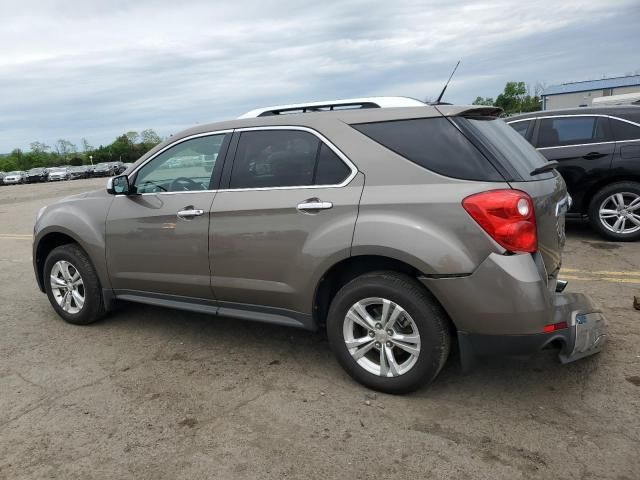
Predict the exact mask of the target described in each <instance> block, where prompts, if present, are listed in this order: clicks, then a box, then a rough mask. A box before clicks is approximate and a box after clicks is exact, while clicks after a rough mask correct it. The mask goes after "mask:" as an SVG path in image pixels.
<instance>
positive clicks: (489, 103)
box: [471, 97, 494, 106]
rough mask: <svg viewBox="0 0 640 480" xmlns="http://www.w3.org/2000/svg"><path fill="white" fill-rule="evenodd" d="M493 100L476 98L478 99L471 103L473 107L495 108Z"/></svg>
mask: <svg viewBox="0 0 640 480" xmlns="http://www.w3.org/2000/svg"><path fill="white" fill-rule="evenodd" d="M493 103H494V102H493V98H491V97H486V98H484V97H476V99H475V100H474V101H473V102H472V103H471V105H487V106H493Z"/></svg>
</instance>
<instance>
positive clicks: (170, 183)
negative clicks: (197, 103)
mask: <svg viewBox="0 0 640 480" xmlns="http://www.w3.org/2000/svg"><path fill="white" fill-rule="evenodd" d="M225 135H226V134H224V133H221V134H218V135H209V136H206V137H197V138H192V139H190V140H185V141H184V142H180V143H178V144H177V145H175V146H173V147H171V148H169V149H168V150H165V151H164V152H162V153H161V154H160V155H158V156H157V157H155V158H154V159H153V160H151V161H150V162H149V163H147V164H146V165H145V166H144V167H142V168H141V169H140V170H139V171H138V173H137V175H136V179H135V184H134V185H135V188H136V192H137V193H162V192H184V191H193V190H209V189H210V184H211V180H212V178H211V177H212V174H213V171H214V168H215V165H216V161H217V159H218V153H219V152H220V148H221V147H222V142H223V141H224V137H225Z"/></svg>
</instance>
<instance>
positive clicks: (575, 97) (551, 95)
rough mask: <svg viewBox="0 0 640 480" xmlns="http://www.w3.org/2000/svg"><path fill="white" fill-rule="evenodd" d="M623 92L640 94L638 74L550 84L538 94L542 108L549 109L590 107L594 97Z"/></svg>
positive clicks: (621, 93)
mask: <svg viewBox="0 0 640 480" xmlns="http://www.w3.org/2000/svg"><path fill="white" fill-rule="evenodd" d="M623 94H640V75H630V76H627V77H615V78H603V79H602V80H587V81H585V82H573V83H562V84H560V85H552V86H550V87H547V88H545V90H544V92H542V94H541V95H540V96H541V98H542V109H543V110H551V109H555V108H575V107H590V106H591V103H592V102H593V99H594V98H599V97H607V96H611V95H623ZM630 103H631V102H630Z"/></svg>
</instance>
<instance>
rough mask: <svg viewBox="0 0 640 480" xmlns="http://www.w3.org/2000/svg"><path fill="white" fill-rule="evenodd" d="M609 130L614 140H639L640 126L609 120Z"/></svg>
mask: <svg viewBox="0 0 640 480" xmlns="http://www.w3.org/2000/svg"><path fill="white" fill-rule="evenodd" d="M611 130H612V131H613V138H615V139H616V140H619V141H620V140H640V125H634V124H633V123H628V122H623V121H621V120H616V119H614V118H612V119H611Z"/></svg>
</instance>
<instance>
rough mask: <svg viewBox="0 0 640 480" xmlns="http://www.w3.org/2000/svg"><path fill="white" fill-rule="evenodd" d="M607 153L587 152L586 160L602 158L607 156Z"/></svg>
mask: <svg viewBox="0 0 640 480" xmlns="http://www.w3.org/2000/svg"><path fill="white" fill-rule="evenodd" d="M606 155H607V154H606V153H600V152H589V153H587V154H586V155H585V156H584V157H582V158H584V159H585V160H595V159H597V158H602V157H605V156H606Z"/></svg>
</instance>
